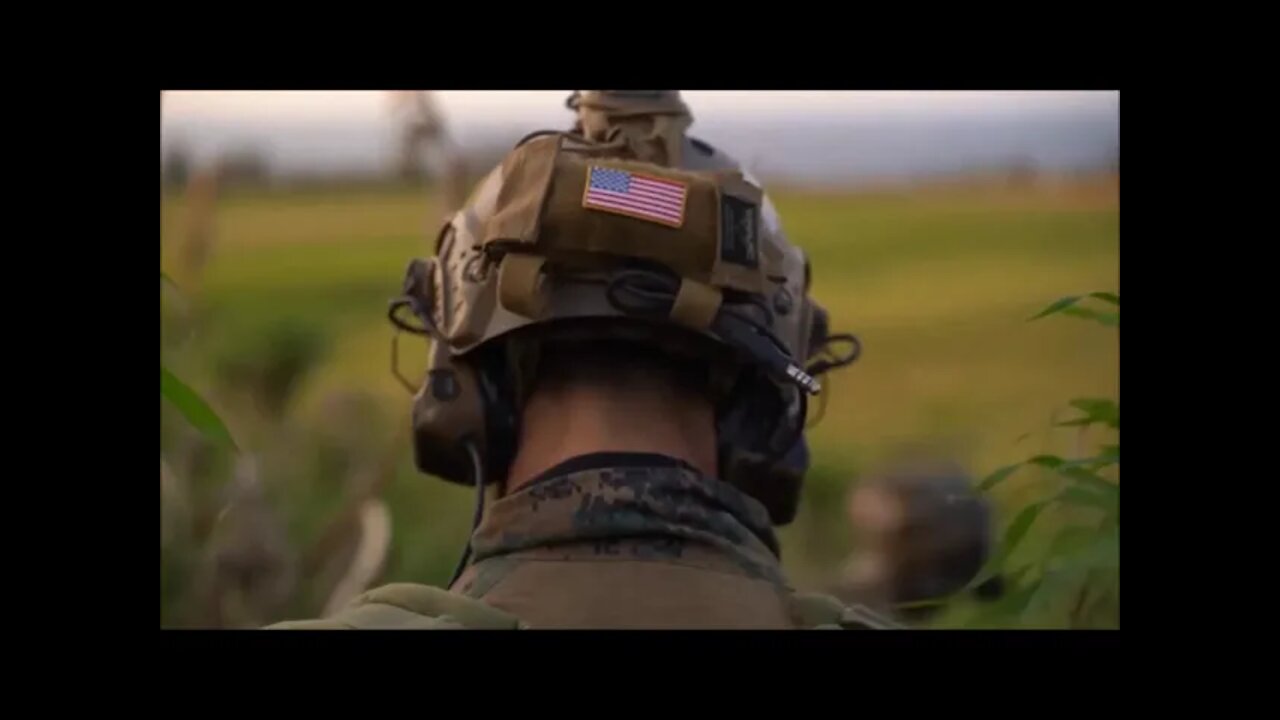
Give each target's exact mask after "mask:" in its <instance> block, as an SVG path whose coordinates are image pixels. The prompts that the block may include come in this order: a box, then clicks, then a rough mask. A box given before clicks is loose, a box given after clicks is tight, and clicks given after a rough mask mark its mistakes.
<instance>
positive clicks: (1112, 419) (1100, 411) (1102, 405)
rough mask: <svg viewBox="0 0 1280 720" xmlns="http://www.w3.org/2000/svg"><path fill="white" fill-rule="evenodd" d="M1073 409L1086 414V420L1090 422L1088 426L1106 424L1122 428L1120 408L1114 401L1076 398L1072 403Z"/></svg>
mask: <svg viewBox="0 0 1280 720" xmlns="http://www.w3.org/2000/svg"><path fill="white" fill-rule="evenodd" d="M1070 405H1071V407H1073V408H1075V409H1077V410H1079V411H1080V412H1082V413H1084V415H1085V416H1084V418H1079V419H1081V420H1088V421H1089V422H1087V423H1085V424H1086V425H1088V424H1092V423H1095V422H1101V423H1106V424H1107V425H1108V426H1110V427H1113V428H1117V429H1119V427H1120V406H1119V405H1118V404H1116V402H1115V401H1114V400H1111V399H1109V398H1076V399H1074V400H1072V401H1071V403H1070Z"/></svg>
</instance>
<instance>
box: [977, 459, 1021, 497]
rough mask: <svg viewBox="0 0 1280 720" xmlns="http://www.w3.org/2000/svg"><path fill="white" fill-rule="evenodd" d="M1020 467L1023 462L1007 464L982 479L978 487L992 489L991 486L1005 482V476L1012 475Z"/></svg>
mask: <svg viewBox="0 0 1280 720" xmlns="http://www.w3.org/2000/svg"><path fill="white" fill-rule="evenodd" d="M1020 467H1022V463H1015V464H1013V465H1006V466H1004V467H1002V468H1000V469H999V470H996V471H995V472H993V473H991V474H990V475H988V476H987V477H985V478H984V479H983V480H982V482H980V483H978V489H979V490H990V489H991V488H993V487H995V486H996V485H998V484H1000V483H1001V482H1003V481H1004V479H1005V478H1007V477H1009V476H1010V475H1012V474H1013V471H1015V470H1017V469H1018V468H1020Z"/></svg>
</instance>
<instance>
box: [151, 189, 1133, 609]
mask: <svg viewBox="0 0 1280 720" xmlns="http://www.w3.org/2000/svg"><path fill="white" fill-rule="evenodd" d="M773 195H774V199H775V202H776V204H777V206H778V209H779V212H780V213H781V215H782V218H783V223H784V227H785V228H786V230H787V232H788V234H789V236H790V237H791V239H792V240H793V241H794V242H796V243H797V244H799V245H800V246H802V247H803V248H804V249H805V250H806V251H807V252H808V253H809V255H810V257H811V258H812V263H813V268H814V295H815V297H816V299H817V300H818V301H819V302H820V303H822V304H823V305H825V306H826V307H827V309H828V310H829V311H830V313H831V318H832V326H833V330H834V331H850V332H854V333H856V334H858V335H859V337H860V339H861V340H862V343H863V355H862V357H861V359H860V360H859V361H858V362H857V363H856V364H855V365H853V366H851V367H850V368H848V369H846V370H844V371H842V372H840V373H838V374H836V375H835V376H834V377H831V378H830V380H829V384H830V385H831V394H830V397H829V398H828V402H827V407H826V412H825V416H824V418H823V419H822V421H821V423H820V424H818V425H817V427H816V428H814V429H813V430H812V432H811V435H810V438H811V444H812V448H813V452H814V456H815V462H816V465H817V467H816V470H815V472H814V474H813V476H812V477H811V479H810V481H809V483H808V495H807V496H806V500H805V503H804V506H803V510H802V514H801V516H800V518H799V519H798V520H797V522H796V523H794V524H793V525H792V526H790V527H788V528H785V529H784V530H783V531H782V538H783V546H784V564H785V566H786V568H787V570H788V572H789V573H790V574H791V576H792V578H793V580H794V581H795V582H796V584H798V585H800V586H802V587H822V586H823V585H825V584H826V583H827V582H829V581H830V580H831V579H832V577H833V574H834V573H835V572H836V570H837V569H838V567H839V564H840V563H841V561H842V559H843V558H844V557H845V556H846V554H847V553H848V551H849V550H850V547H851V538H850V537H849V536H848V532H847V528H846V527H845V525H844V522H843V517H844V516H843V507H844V502H845V498H846V493H847V492H848V490H849V488H850V487H851V485H852V483H854V482H856V481H857V479H858V478H859V477H861V476H864V475H865V474H866V473H868V472H874V470H875V469H876V468H877V467H878V466H880V465H881V464H882V463H884V462H887V461H888V460H890V459H891V458H893V457H895V456H896V455H898V454H899V453H902V452H906V451H909V450H910V449H911V448H918V447H921V446H925V447H928V448H931V449H932V450H934V451H936V452H939V453H946V455H947V457H949V458H952V459H955V460H957V461H959V462H960V463H962V464H963V465H964V466H965V467H967V468H968V469H969V470H970V471H971V472H972V473H974V474H975V475H976V476H982V475H985V474H986V473H987V472H990V471H991V470H993V469H994V468H996V467H998V466H1000V465H1003V464H1006V463H1008V462H1012V461H1016V460H1020V459H1023V458H1025V457H1027V456H1029V455H1032V454H1036V453H1039V452H1058V453H1065V454H1070V452H1071V451H1070V447H1071V444H1072V442H1074V441H1075V436H1074V435H1073V434H1063V433H1062V432H1060V431H1059V432H1050V427H1049V426H1050V424H1051V421H1052V417H1053V415H1054V413H1056V412H1062V411H1064V410H1065V403H1066V401H1067V400H1068V399H1070V398H1074V397H1080V396H1111V397H1114V396H1116V395H1117V394H1118V374H1119V373H1118V365H1119V356H1118V352H1119V351H1118V334H1117V333H1116V332H1114V331H1112V332H1106V331H1102V330H1099V328H1098V327H1097V326H1094V325H1092V324H1089V323H1085V322H1083V321H1080V320H1078V319H1074V318H1054V319H1051V320H1043V321H1039V322H1035V323H1028V322H1027V318H1028V317H1029V316H1030V315H1032V314H1033V313H1035V312H1036V311H1037V310H1039V309H1040V308H1042V307H1044V306H1045V305H1047V304H1048V303H1049V302H1051V301H1053V300H1055V299H1057V298H1059V297H1061V296H1064V295H1070V294H1079V293H1084V292H1090V291H1095V290H1105V291H1115V292H1118V283H1119V199H1118V189H1117V186H1116V181H1115V180H1114V179H1111V178H1105V179H1095V180H1088V181H1080V182H1077V183H1072V184H1065V185H1064V184H1060V185H1056V186H1053V187H1048V188H1046V187H1039V188H1037V187H1020V188H1010V187H1001V186H994V185H991V186H988V185H970V186H955V187H950V188H933V189H919V190H911V191H899V192H877V193H871V192H864V193H847V194H834V193H815V192H799V191H774V193H773ZM435 217H436V210H435V207H434V205H433V204H432V203H431V202H430V200H429V198H426V197H424V196H423V194H422V193H421V192H419V191H412V190H403V191H388V190H381V191H345V192H342V193H340V194H339V193H324V192H317V191H312V192H307V193H304V194H294V195H286V194H280V193H270V192H265V191H264V192H248V191H245V192H238V193H237V192H233V193H231V194H229V195H227V196H224V198H223V199H222V201H221V202H220V204H219V210H218V214H217V217H216V232H217V244H216V248H215V251H214V254H213V256H212V259H211V261H210V263H209V265H208V267H207V270H206V271H205V273H204V275H203V277H202V278H201V279H200V282H199V284H198V285H197V284H196V282H195V279H194V278H189V277H184V276H183V274H182V268H181V266H180V264H179V263H178V262H177V248H178V245H179V244H180V243H181V242H182V232H183V231H182V228H183V223H184V221H185V208H184V202H183V199H182V198H181V197H166V198H164V199H163V201H162V213H161V221H162V238H161V241H162V257H161V266H162V268H163V269H165V270H166V271H168V272H169V273H170V274H171V275H172V276H174V278H175V280H177V281H178V283H179V284H180V285H182V286H183V287H184V288H186V290H187V292H188V293H190V295H191V297H190V298H189V299H190V302H191V303H192V308H193V309H192V310H191V311H190V312H191V313H192V315H191V317H194V318H197V319H198V321H197V322H196V324H195V330H194V333H193V335H192V336H191V337H190V338H189V339H187V340H186V341H185V342H183V343H178V342H176V341H172V340H166V346H165V349H164V350H163V352H164V355H165V361H166V363H168V364H169V365H171V366H172V367H173V368H174V370H175V371H176V372H178V373H180V374H181V375H182V376H183V377H186V378H188V379H189V380H190V382H191V383H192V384H193V385H194V386H195V387H196V388H197V389H198V390H200V391H202V392H205V393H207V394H208V395H209V396H211V397H212V399H213V401H214V403H215V405H216V407H217V408H218V409H219V410H220V411H221V412H223V413H224V414H225V415H226V416H227V418H228V420H229V423H230V425H231V427H232V430H233V432H235V433H236V435H237V438H238V439H240V440H241V444H242V445H244V446H245V447H247V448H249V449H250V450H252V451H254V452H257V453H259V454H260V455H261V456H262V457H263V463H264V471H263V472H264V477H265V479H266V480H267V482H268V484H269V486H270V488H271V490H272V493H273V499H274V500H275V501H276V504H277V507H278V508H279V510H280V512H281V513H283V514H284V516H285V517H286V519H287V521H288V527H289V531H290V539H291V541H293V542H294V543H296V544H297V545H299V546H305V545H307V544H308V543H310V542H312V541H313V540H314V537H315V535H316V534H317V533H318V532H319V530H320V528H321V527H322V526H323V525H324V523H325V520H326V518H327V517H329V516H330V515H332V514H333V513H335V512H336V511H337V509H338V508H339V507H340V505H341V501H342V493H343V484H342V480H341V477H340V475H341V473H340V471H338V470H335V469H333V468H332V467H329V466H325V465H324V462H325V460H324V458H326V457H328V456H329V455H332V453H333V452H334V451H332V449H331V448H330V446H331V445H334V443H335V442H337V445H338V446H341V447H347V446H343V445H342V444H341V443H342V442H343V441H333V440H332V437H333V436H334V435H335V434H336V435H339V436H340V435H342V434H343V433H344V432H347V431H346V430H344V429H343V422H342V420H343V418H346V419H348V420H349V419H350V418H352V417H357V418H358V424H359V425H360V428H359V432H360V433H362V438H364V439H363V440H361V441H360V442H364V443H365V444H366V445H375V446H376V447H377V450H376V451H377V452H381V453H384V454H385V453H390V454H391V455H392V456H393V457H396V458H397V461H398V462H397V464H396V466H395V468H396V469H395V474H394V479H393V480H392V481H391V482H390V484H389V486H388V488H387V491H386V497H387V498H388V499H389V501H390V502H391V505H392V516H393V522H394V541H393V554H392V558H391V563H390V566H389V568H388V570H387V573H386V575H385V576H384V579H385V580H389V581H390V580H409V581H415V582H428V583H433V582H435V583H438V582H442V581H443V580H444V579H446V578H447V576H448V572H449V570H450V569H451V567H452V564H453V562H454V561H455V559H456V555H457V552H458V551H459V549H460V547H461V544H462V543H463V541H464V538H465V533H466V528H467V526H468V523H469V515H470V504H471V498H470V493H469V492H468V491H467V490H466V489H464V488H460V487H454V486H449V485H445V484H444V483H440V482H436V481H434V480H431V479H429V478H425V477H422V476H419V475H417V474H416V473H415V472H414V470H413V468H412V465H411V461H410V454H409V450H408V446H407V439H406V437H405V435H404V432H403V431H404V429H405V428H404V426H405V425H406V424H407V422H408V411H409V397H408V394H407V392H406V391H405V389H404V388H403V387H401V386H400V385H399V383H398V382H397V381H396V380H395V379H394V377H393V376H392V375H391V374H390V371H389V364H390V358H389V353H390V348H389V341H390V337H391V335H392V331H391V328H390V326H389V325H388V323H387V322H386V320H385V310H386V303H387V300H388V299H389V298H391V297H392V296H393V295H395V294H397V292H398V290H399V284H400V280H401V278H402V275H403V271H404V267H405V265H406V263H407V262H408V261H409V259H411V258H412V257H415V256H423V255H426V254H427V253H428V252H429V242H430V241H431V240H433V239H434V234H435V231H436V229H437V227H436V226H435V224H434V222H433V220H434V218H435ZM172 305H173V303H172V302H168V301H167V302H166V308H168V307H170V306H172ZM282 329H289V330H290V331H291V332H294V333H297V334H302V335H305V336H306V337H309V338H311V339H312V341H313V342H314V343H315V347H316V348H318V350H319V352H320V353H321V354H320V355H319V360H318V361H317V363H316V364H315V365H314V367H313V368H312V369H311V370H310V371H309V372H307V373H306V374H305V375H304V376H303V377H302V379H301V384H300V385H299V386H298V388H297V390H296V392H295V393H293V394H292V395H291V396H290V397H289V398H288V405H287V407H286V409H285V411H284V415H283V417H282V418H281V419H280V421H278V422H274V423H273V422H265V421H263V420H262V418H261V417H260V415H261V413H260V412H259V411H258V410H257V409H256V406H255V403H254V398H252V397H249V396H248V395H249V394H251V392H250V393H248V394H246V392H245V391H244V389H243V388H237V386H236V384H235V381H234V378H235V377H238V376H236V375H234V374H228V372H227V371H226V370H225V368H227V367H233V366H235V362H236V360H237V355H246V356H248V355H252V354H254V353H259V352H262V351H261V348H262V347H263V345H264V343H269V342H271V338H272V337H274V336H275V335H276V334H277V333H280V332H281V331H282ZM404 340H405V341H406V342H402V343H401V362H402V365H403V366H404V367H406V368H407V369H408V370H409V371H410V372H411V373H416V372H420V371H421V369H422V368H423V367H424V366H425V359H426V352H425V347H423V346H421V345H420V344H418V343H416V342H413V341H412V339H410V338H407V337H406V338H404ZM228 377H230V378H232V380H227V379H226V378H228ZM353 393H355V394H364V395H367V398H366V400H367V405H365V406H362V408H363V409H361V410H359V411H358V414H357V415H355V416H353V415H350V414H347V415H335V413H334V411H331V410H330V408H332V407H334V405H333V403H334V398H336V397H340V396H343V395H344V394H345V395H351V394H353ZM346 412H348V413H350V412H351V411H346ZM163 416H164V417H163V420H164V422H163V423H162V450H163V449H165V447H167V446H169V445H172V443H174V442H176V440H175V438H178V437H180V433H181V428H180V426H181V422H180V420H178V419H177V418H176V416H175V414H174V413H172V412H171V411H169V410H164V411H163ZM335 425H337V427H336V428H335V427H333V426H335ZM379 438H381V439H379ZM325 442H327V443H329V445H325V446H324V448H320V445H321V444H323V443H325ZM352 442H354V441H352ZM338 465H339V466H341V463H339V464H338ZM211 478H212V479H209V480H207V481H205V483H204V484H203V485H202V486H200V487H199V488H197V489H196V490H194V491H193V492H195V493H197V495H199V494H200V493H203V495H200V497H203V498H205V499H206V500H208V501H212V498H214V497H216V492H217V491H218V484H219V482H220V481H219V480H218V479H217V477H216V474H214V475H211ZM1022 493H1025V486H1022V485H1019V484H1017V483H1010V485H1009V486H1008V487H1007V489H1005V490H1003V493H1002V494H1001V495H999V496H997V500H998V502H999V504H1000V507H1001V508H1002V509H1006V510H1007V508H1009V507H1012V506H1013V505H1014V504H1015V503H1017V502H1020V501H1022V500H1023V499H1024V498H1023V497H1022ZM198 545H199V537H198V533H196V534H194V535H191V536H190V537H189V543H188V546H187V547H186V548H185V549H175V550H166V551H165V553H164V554H165V555H166V557H162V576H167V577H162V589H161V593H162V608H163V612H162V621H165V618H166V617H168V618H169V619H170V620H171V621H172V622H179V621H177V620H174V619H173V618H176V617H177V615H174V614H173V613H177V612H179V608H180V606H181V604H182V603H183V602H184V601H183V599H182V598H183V595H182V591H181V586H182V584H183V578H184V577H185V576H186V575H185V574H184V573H185V572H186V571H185V570H184V569H183V568H184V565H183V563H184V562H187V560H184V559H183V558H188V559H189V558H191V557H195V556H197V555H198V550H199V548H198ZM165 613H170V614H169V615H165Z"/></svg>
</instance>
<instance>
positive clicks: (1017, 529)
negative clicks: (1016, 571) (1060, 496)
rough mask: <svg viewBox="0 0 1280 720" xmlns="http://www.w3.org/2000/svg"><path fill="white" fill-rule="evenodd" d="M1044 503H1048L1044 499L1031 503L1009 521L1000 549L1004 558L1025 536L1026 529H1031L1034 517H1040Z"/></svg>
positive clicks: (1011, 552) (1010, 553)
mask: <svg viewBox="0 0 1280 720" xmlns="http://www.w3.org/2000/svg"><path fill="white" fill-rule="evenodd" d="M1045 505H1048V501H1046V500H1041V501H1039V502H1034V503H1031V504H1030V505H1028V506H1026V507H1025V508H1023V509H1022V511H1021V512H1019V513H1018V514H1017V516H1016V517H1014V518H1013V522H1011V523H1009V529H1008V530H1006V531H1005V533H1004V543H1003V546H1002V547H1001V551H1000V554H1001V555H1002V556H1003V557H1004V558H1006V559H1007V558H1008V557H1009V556H1010V555H1012V554H1013V551H1014V550H1016V549H1017V547H1018V543H1021V542H1022V539H1023V538H1024V537H1026V535H1027V531H1028V530H1030V529H1031V525H1032V523H1034V522H1035V521H1036V518H1038V517H1040V511H1041V510H1044V508H1045Z"/></svg>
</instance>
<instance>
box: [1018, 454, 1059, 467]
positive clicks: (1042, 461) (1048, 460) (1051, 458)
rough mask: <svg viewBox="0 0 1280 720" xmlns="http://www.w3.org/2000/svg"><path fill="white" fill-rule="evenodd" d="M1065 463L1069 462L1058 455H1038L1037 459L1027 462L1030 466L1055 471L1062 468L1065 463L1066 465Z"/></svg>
mask: <svg viewBox="0 0 1280 720" xmlns="http://www.w3.org/2000/svg"><path fill="white" fill-rule="evenodd" d="M1065 462H1067V461H1066V460H1063V459H1062V458H1060V457H1058V456H1057V455H1037V456H1035V457H1033V458H1031V459H1030V460H1028V461H1027V464H1029V465H1039V466H1040V467H1044V468H1049V469H1050V470H1054V469H1057V468H1058V467H1060V466H1061V465H1062V464H1063V463H1065Z"/></svg>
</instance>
